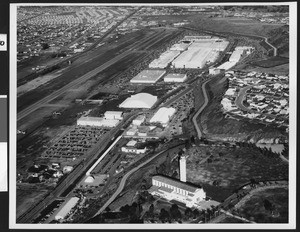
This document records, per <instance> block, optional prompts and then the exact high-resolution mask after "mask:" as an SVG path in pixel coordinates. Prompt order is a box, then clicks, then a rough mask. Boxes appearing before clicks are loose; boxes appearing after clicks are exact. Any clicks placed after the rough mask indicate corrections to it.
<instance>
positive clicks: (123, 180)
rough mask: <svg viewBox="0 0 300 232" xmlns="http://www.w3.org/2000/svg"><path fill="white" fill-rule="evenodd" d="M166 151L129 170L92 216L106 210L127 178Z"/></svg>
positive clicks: (120, 190)
mask: <svg viewBox="0 0 300 232" xmlns="http://www.w3.org/2000/svg"><path fill="white" fill-rule="evenodd" d="M167 150H168V149H165V150H163V151H161V152H159V153H157V154H156V155H153V156H152V157H150V158H149V159H148V160H146V161H145V162H144V163H141V164H140V165H139V166H137V167H135V168H133V169H131V170H130V171H129V172H127V173H126V174H125V175H124V176H123V178H122V179H121V182H120V184H119V186H118V188H117V190H116V191H115V192H114V194H113V195H112V196H111V197H110V198H109V199H108V200H107V201H106V202H105V204H104V205H103V206H102V207H101V208H100V209H99V210H98V212H97V213H96V214H95V215H94V216H96V215H98V214H100V213H101V212H102V211H103V210H105V209H106V207H107V206H109V205H110V204H111V203H112V202H113V201H114V200H115V199H116V198H117V196H118V195H119V194H120V193H121V192H122V190H123V188H124V186H125V183H126V180H127V179H128V177H129V176H130V175H131V174H133V173H134V172H136V171H137V170H139V169H140V168H141V167H143V166H144V165H146V164H147V163H149V162H150V161H151V160H153V159H155V158H156V157H157V156H159V155H161V154H163V153H164V152H166V151H167Z"/></svg>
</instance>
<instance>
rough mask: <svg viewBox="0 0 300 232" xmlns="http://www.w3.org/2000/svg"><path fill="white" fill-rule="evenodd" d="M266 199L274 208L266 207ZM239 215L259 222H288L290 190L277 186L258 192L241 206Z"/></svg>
mask: <svg viewBox="0 0 300 232" xmlns="http://www.w3.org/2000/svg"><path fill="white" fill-rule="evenodd" d="M265 200H268V201H269V202H270V203H271V204H272V205H273V207H274V209H273V210H267V209H266V207H265V204H264V202H265ZM272 211H273V212H272ZM239 215H240V216H242V217H245V218H247V219H249V220H252V221H255V222H257V223H288V190H287V189H286V188H275V189H266V190H263V191H259V192H256V193H255V194H254V195H253V196H251V198H250V199H249V200H248V201H247V202H245V204H244V205H243V206H241V208H239Z"/></svg>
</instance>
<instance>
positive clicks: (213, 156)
mask: <svg viewBox="0 0 300 232" xmlns="http://www.w3.org/2000/svg"><path fill="white" fill-rule="evenodd" d="M188 155H189V156H188V159H187V181H189V182H191V183H195V184H197V185H203V186H204V189H205V190H206V191H207V195H208V196H210V197H212V198H213V199H214V200H217V201H222V200H224V199H225V198H226V197H227V196H229V195H230V194H232V192H233V191H234V190H235V189H237V188H238V187H240V186H241V185H243V184H244V183H247V182H249V180H250V179H251V178H254V179H257V180H261V179H262V180H270V179H284V178H287V177H288V165H287V164H285V163H283V161H282V160H281V159H280V158H275V157H266V156H264V155H262V154H261V152H260V150H259V149H257V148H248V147H241V148H230V147H209V146H202V147H192V148H191V149H190V150H189V151H188Z"/></svg>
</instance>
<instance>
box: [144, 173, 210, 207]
mask: <svg viewBox="0 0 300 232" xmlns="http://www.w3.org/2000/svg"><path fill="white" fill-rule="evenodd" d="M148 192H149V193H150V194H152V195H156V196H159V197H163V198H165V199H167V200H169V201H171V200H177V201H179V202H182V203H184V204H186V206H187V207H190V208H191V207H198V203H199V202H201V201H205V198H206V193H205V192H204V190H203V188H200V187H195V186H193V185H191V184H188V183H185V182H181V181H178V180H175V179H171V178H169V177H165V176H160V175H157V176H153V177H152V187H151V188H150V189H149V190H148Z"/></svg>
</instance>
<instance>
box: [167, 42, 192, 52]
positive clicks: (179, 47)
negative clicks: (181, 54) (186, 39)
mask: <svg viewBox="0 0 300 232" xmlns="http://www.w3.org/2000/svg"><path fill="white" fill-rule="evenodd" d="M189 46H190V43H177V44H174V45H173V46H172V47H171V48H170V50H171V51H184V50H186V49H187V48H188V47H189Z"/></svg>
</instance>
